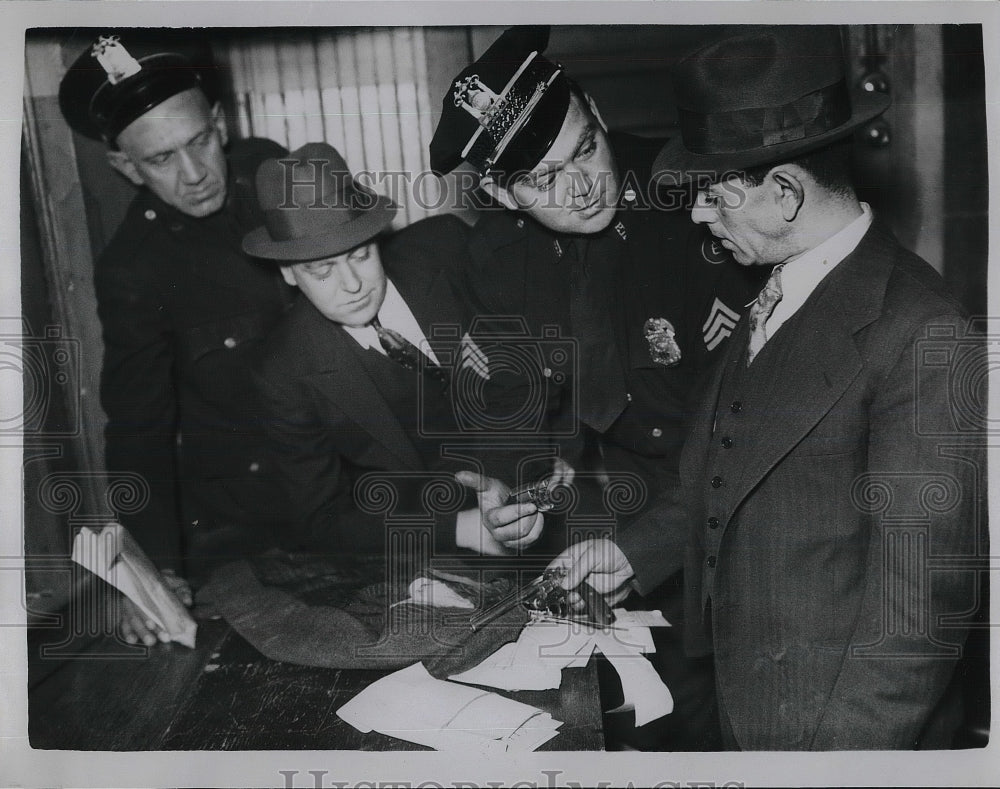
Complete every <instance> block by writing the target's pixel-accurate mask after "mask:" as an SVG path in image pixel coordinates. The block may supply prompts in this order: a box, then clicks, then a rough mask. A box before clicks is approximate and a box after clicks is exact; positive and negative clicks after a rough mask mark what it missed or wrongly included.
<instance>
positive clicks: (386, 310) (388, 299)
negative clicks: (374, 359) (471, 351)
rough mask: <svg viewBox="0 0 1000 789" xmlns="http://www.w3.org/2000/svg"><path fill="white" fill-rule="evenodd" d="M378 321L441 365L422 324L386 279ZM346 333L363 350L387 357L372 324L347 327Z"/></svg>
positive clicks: (345, 328) (390, 281)
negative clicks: (370, 350)
mask: <svg viewBox="0 0 1000 789" xmlns="http://www.w3.org/2000/svg"><path fill="white" fill-rule="evenodd" d="M378 319H379V322H380V323H381V324H382V326H384V327H385V328H386V329H392V330H393V331H396V332H399V333H400V334H401V335H403V337H405V338H406V339H407V340H409V341H410V342H412V343H413V344H414V346H416V347H417V348H419V349H420V350H421V351H422V352H423V353H424V354H425V355H426V356H427V358H428V359H430V360H431V361H432V362H434V364H439V362H438V359H437V356H435V355H434V351H433V349H432V348H431V346H430V345H429V344H428V342H427V337H425V336H424V332H423V330H422V329H421V328H420V324H419V323H417V319H416V318H414V317H413V313H412V312H411V311H410V308H409V306H408V305H407V303H406V301H405V300H404V299H403V297H402V295H401V294H400V292H399V291H398V290H396V286H395V285H393V284H392V280H391V279H386V281H385V299H384V300H383V301H382V306H381V307H380V308H379V311H378ZM344 331H346V332H347V333H348V334H349V335H351V336H352V337H353V338H354V339H355V341H356V342H357V343H358V345H360V346H361V347H362V348H365V349H367V348H374V349H375V350H376V351H378V352H379V353H380V354H382V355H383V356H385V355H386V352H385V349H384V348H383V347H382V343H380V342H379V341H378V334H377V333H376V332H375V327H373V326H372V325H371V324H369V325H368V326H360V327H354V326H345V327H344Z"/></svg>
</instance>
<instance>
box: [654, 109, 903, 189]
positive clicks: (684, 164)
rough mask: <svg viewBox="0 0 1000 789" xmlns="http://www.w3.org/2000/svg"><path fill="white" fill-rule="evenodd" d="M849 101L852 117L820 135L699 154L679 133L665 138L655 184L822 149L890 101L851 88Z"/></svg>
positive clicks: (667, 184)
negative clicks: (742, 148) (722, 151)
mask: <svg viewBox="0 0 1000 789" xmlns="http://www.w3.org/2000/svg"><path fill="white" fill-rule="evenodd" d="M851 100H852V101H851V104H852V114H851V119H850V120H849V121H847V122H846V123H843V124H841V125H840V126H837V127H835V128H833V129H830V130H829V131H827V132H824V133H822V134H817V135H814V136H812V137H808V138H804V139H801V140H792V141H790V142H785V143H780V144H778V145H769V146H767V147H762V148H751V149H748V150H745V151H735V152H727V153H718V154H698V153H692V152H691V151H689V150H688V149H687V148H685V147H684V141H683V139H682V138H681V137H680V136H679V135H678V136H677V137H674V138H671V139H670V140H668V141H667V143H666V144H665V145H664V146H663V148H661V149H660V152H659V153H658V154H657V155H656V159H655V161H654V162H653V181H654V183H656V184H658V185H662V186H671V185H675V184H682V183H686V182H687V181H690V180H691V179H692V178H693V177H696V176H709V177H712V176H714V178H720V177H721V176H722V175H723V174H725V173H731V172H734V171H738V170H741V169H746V168H749V167H757V166H758V165H762V164H767V163H768V162H775V163H777V162H778V161H779V160H782V159H785V160H787V159H790V158H793V157H795V156H798V155H800V154H804V153H808V152H809V151H813V150H816V149H817V148H822V147H823V146H824V145H826V144H828V143H831V142H833V141H834V140H837V139H838V138H840V137H846V136H847V135H848V134H850V133H851V132H853V131H854V130H855V129H858V128H860V127H861V126H864V125H865V124H866V123H868V122H869V121H871V120H872V119H873V118H877V117H878V116H879V115H881V114H882V113H883V112H885V111H886V110H887V109H888V108H889V104H890V103H891V99H890V98H889V96H887V95H886V94H884V93H877V92H875V93H869V92H867V91H861V90H858V91H854V93H853V94H852V96H851Z"/></svg>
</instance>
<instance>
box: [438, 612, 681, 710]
mask: <svg viewBox="0 0 1000 789" xmlns="http://www.w3.org/2000/svg"><path fill="white" fill-rule="evenodd" d="M669 625H670V623H669V622H667V620H666V619H664V618H663V616H662V615H661V614H660V612H659V611H624V610H622V609H616V610H615V623H614V626H613V627H610V628H607V629H601V628H596V627H591V626H587V625H582V624H580V623H578V622H566V621H562V620H551V619H544V618H541V619H535V620H532V621H531V622H529V623H528V624H527V625H526V626H525V628H524V630H522V631H521V635H520V636H519V637H518V639H517V641H515V642H514V643H512V644H504V645H503V646H502V647H500V649H498V650H497V651H496V652H494V653H493V654H492V655H490V656H489V657H488V658H486V660H484V661H483V662H482V663H480V664H479V665H478V666H474V667H473V668H471V669H469V670H467V671H463V672H461V673H460V674H453V675H451V676H450V677H449V679H453V680H455V681H456V682H465V683H468V684H472V685H485V686H487V687H491V688H501V689H503V690H549V689H553V688H558V687H559V685H560V683H561V681H562V670H563V669H564V668H574V667H577V666H585V665H586V664H587V661H588V660H589V659H590V656H591V654H592V653H593V651H594V650H595V649H597V650H599V651H600V652H602V653H603V654H604V655H605V657H607V658H608V660H609V661H610V662H611V665H612V666H613V667H614V668H615V670H616V671H617V672H618V676H619V678H620V679H621V683H622V692H623V695H624V703H623V704H622V705H621V706H620V707H618V708H616V709H615V710H610V711H611V712H617V711H620V710H627V709H634V710H635V719H636V720H635V725H636V726H642V725H644V724H646V723H649V722H650V721H653V720H656V719H657V718H659V717H662V716H663V715H667V714H669V713H670V712H672V711H673V708H674V700H673V696H671V694H670V689H669V688H667V686H666V685H665V684H663V680H662V679H660V676H659V674H657V673H656V669H654V668H653V666H652V664H651V663H650V662H649V661H648V660H646V658H645V657H644V655H647V654H649V653H651V652H654V651H655V647H654V646H653V637H652V634H651V633H650V630H649V628H650V627H669Z"/></svg>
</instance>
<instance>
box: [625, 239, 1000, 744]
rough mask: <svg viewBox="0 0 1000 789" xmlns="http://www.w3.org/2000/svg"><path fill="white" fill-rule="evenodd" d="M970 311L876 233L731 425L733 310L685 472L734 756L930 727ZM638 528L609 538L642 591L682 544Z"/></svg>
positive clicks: (696, 577) (940, 675)
mask: <svg viewBox="0 0 1000 789" xmlns="http://www.w3.org/2000/svg"><path fill="white" fill-rule="evenodd" d="M963 318H964V316H963V314H962V311H961V308H960V307H959V306H958V305H957V304H956V303H955V302H954V301H953V300H952V299H951V298H950V297H949V296H948V295H947V293H946V288H945V286H944V283H943V281H942V280H941V279H940V277H939V276H938V275H937V274H936V273H935V272H934V271H933V270H932V269H931V268H930V267H929V266H928V265H927V264H926V263H925V262H924V261H922V260H921V259H919V258H918V257H916V256H915V255H912V254H910V253H909V252H907V251H906V250H904V249H903V248H902V247H900V246H899V245H898V244H897V243H896V242H895V241H894V240H893V239H892V238H890V237H889V236H887V235H884V234H882V233H881V232H880V231H879V230H877V229H876V228H872V229H871V230H869V232H868V234H867V235H866V236H865V238H864V239H863V240H862V242H861V244H860V245H859V246H858V247H857V249H855V251H854V252H853V253H852V254H851V255H849V256H848V257H847V258H846V259H845V260H843V261H842V262H841V263H840V264H839V265H838V267H837V268H836V269H835V270H834V271H833V272H831V274H830V275H829V276H828V278H827V280H826V281H824V283H822V284H821V286H820V287H819V288H818V289H817V291H815V292H814V293H813V294H812V295H811V296H810V298H809V299H808V300H807V302H806V303H805V304H804V305H803V306H802V308H801V310H800V313H798V314H797V315H796V316H795V317H794V318H793V320H795V324H794V326H793V325H792V324H791V323H789V324H786V327H788V328H789V329H792V330H793V331H794V334H793V335H792V336H789V335H786V336H785V337H784V338H783V341H784V342H783V344H784V349H783V351H782V353H781V354H778V355H777V356H779V357H780V358H779V359H775V356H776V355H775V354H772V361H776V362H777V363H776V364H774V366H773V367H772V369H770V370H769V371H768V372H769V374H768V375H767V376H766V378H767V382H766V384H765V385H763V386H761V387H760V388H758V389H757V390H756V395H755V399H754V401H753V402H747V403H742V404H741V406H742V407H739V408H737V409H736V410H738V411H739V415H738V416H737V417H735V418H734V416H733V411H734V409H733V403H731V402H723V401H722V400H721V398H720V393H721V392H723V391H724V390H725V388H726V387H725V385H724V383H725V380H726V379H725V376H726V375H733V369H734V365H737V364H743V362H744V356H743V351H744V349H745V347H746V344H747V338H748V328H747V325H746V324H747V321H746V318H744V319H743V321H742V322H741V324H740V326H739V327H738V328H737V330H736V334H735V335H734V338H733V341H732V342H731V343H729V346H728V348H727V350H726V355H725V357H724V359H723V363H722V364H721V365H720V366H719V367H718V368H717V369H716V370H715V371H714V374H713V376H712V377H711V378H710V380H709V381H708V382H707V386H706V388H705V390H704V394H703V398H702V402H701V407H700V409H699V410H698V412H697V416H696V419H695V421H694V423H693V424H692V428H691V432H690V433H689V436H688V440H687V443H686V445H685V450H684V453H683V455H682V461H681V474H682V480H683V483H684V503H686V505H687V512H688V518H689V522H690V524H691V531H690V541H689V544H688V546H687V548H686V551H685V554H686V557H685V559H686V561H685V579H686V582H687V589H686V604H687V608H688V611H687V616H686V619H687V627H688V631H687V634H686V635H687V637H688V644H689V648H690V649H691V650H692V651H694V652H707V651H714V654H715V665H716V671H717V687H718V689H719V692H720V696H721V702H722V706H723V707H724V708H725V709H726V711H727V713H728V718H729V723H730V725H731V727H732V731H733V734H734V736H735V738H736V740H737V742H738V744H739V746H740V747H741V748H743V749H747V750H769V749H776V750H797V749H818V750H840V749H876V750H878V749H890V748H913V747H915V746H916V745H917V743H918V740H919V739H920V735H921V732H922V731H923V730H924V729H925V727H926V726H927V725H928V722H929V719H930V718H931V717H932V711H933V710H934V707H935V705H936V704H937V703H938V702H939V700H940V699H941V697H942V694H943V693H944V691H945V688H946V685H947V683H948V681H949V679H950V677H951V674H952V673H953V670H954V665H955V660H956V658H957V655H958V654H959V653H958V649H959V645H960V644H961V643H962V641H963V639H964V632H963V630H962V628H961V626H960V624H959V626H957V627H956V626H955V625H956V624H958V622H957V621H956V622H952V627H951V629H949V628H948V627H947V626H946V622H944V621H943V620H942V619H941V617H944V616H947V615H949V614H951V615H956V617H955V618H956V620H960V619H961V615H962V614H963V613H967V612H968V611H969V610H970V609H971V608H972V607H973V599H972V596H973V590H974V586H975V584H974V578H973V577H972V576H973V574H972V573H969V572H967V571H966V572H963V571H959V570H948V571H944V572H932V571H931V570H930V569H929V567H930V566H931V565H934V564H935V563H936V564H938V565H939V566H940V565H942V564H948V563H951V564H952V565H954V564H956V563H957V564H961V563H963V562H965V563H966V565H968V563H969V562H970V561H971V557H972V556H973V555H974V554H975V550H976V537H977V516H978V513H979V507H978V504H979V501H978V499H979V497H980V496H981V495H982V494H983V491H982V488H983V487H984V485H985V470H984V469H983V468H982V465H981V464H978V465H977V464H976V463H974V462H970V459H971V460H976V459H978V456H977V451H976V450H975V449H972V448H970V444H972V445H974V444H976V443H978V439H977V436H976V434H975V430H974V427H975V426H976V425H982V424H983V422H982V421H981V419H982V415H981V414H977V413H975V409H974V408H973V407H972V405H971V404H973V403H974V402H975V400H976V397H975V393H973V392H970V391H968V390H967V389H966V390H965V391H963V390H962V388H961V386H959V387H957V388H956V383H961V382H962V381H965V382H972V381H974V380H975V379H976V376H975V374H971V375H963V374H962V373H961V370H962V369H967V370H976V369H978V370H979V371H981V370H982V369H985V368H982V367H979V368H977V366H976V365H977V364H978V362H977V361H976V358H977V357H976V354H978V353H979V351H980V350H981V346H979V345H978V344H977V343H976V342H975V341H972V340H970V339H969V338H966V337H965V330H966V325H965V321H964V319H963ZM778 337H780V334H779V335H776V339H775V340H772V342H777V338H778ZM765 351H766V349H765ZM764 361H765V357H764V355H762V356H761V357H760V358H759V359H758V360H757V361H755V362H754V366H755V367H756V365H757V364H758V363H761V362H764ZM980 361H981V359H980ZM981 380H982V379H980V382H981ZM970 431H971V432H970ZM723 438H730V439H731V440H732V445H731V447H730V448H728V449H726V448H723V446H724V445H723V444H722V439H723ZM727 443H728V442H727ZM713 480H716V483H717V484H716V485H713V484H712V482H713ZM680 509H682V505H681V503H680V502H677V501H675V502H673V506H672V507H670V506H668V507H666V508H664V509H663V510H661V513H660V516H661V521H662V520H663V519H669V518H677V517H678V511H679V510H680ZM643 526H644V528H643V529H641V530H639V531H637V532H636V533H633V534H632V535H631V537H630V539H628V540H626V541H625V542H624V543H622V544H621V545H622V548H623V550H624V551H625V553H626V555H627V556H629V559H630V561H631V562H632V564H633V567H634V568H635V570H636V574H637V577H638V579H639V581H640V583H641V585H642V587H643V588H651V587H652V586H653V585H654V584H655V583H656V581H657V580H658V579H659V578H660V577H661V576H662V577H666V575H668V574H669V573H670V572H671V571H672V570H673V569H675V568H676V565H677V564H678V563H679V561H680V552H679V551H678V550H677V546H676V544H675V541H671V539H670V538H669V537H668V536H667V535H666V534H665V533H664V531H666V530H659V531H658V529H657V525H656V523H655V521H654V519H652V518H650V519H647V520H646V522H645V523H644V524H643Z"/></svg>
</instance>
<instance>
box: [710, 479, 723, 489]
mask: <svg viewBox="0 0 1000 789" xmlns="http://www.w3.org/2000/svg"><path fill="white" fill-rule="evenodd" d="M712 487H713V488H721V487H722V477H712Z"/></svg>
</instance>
